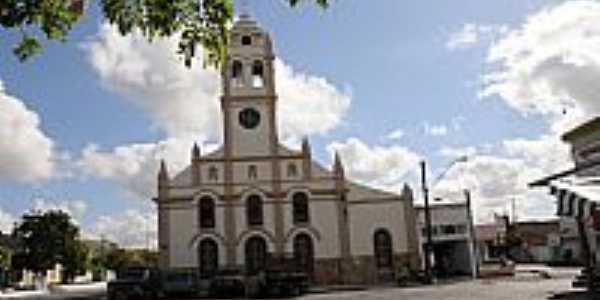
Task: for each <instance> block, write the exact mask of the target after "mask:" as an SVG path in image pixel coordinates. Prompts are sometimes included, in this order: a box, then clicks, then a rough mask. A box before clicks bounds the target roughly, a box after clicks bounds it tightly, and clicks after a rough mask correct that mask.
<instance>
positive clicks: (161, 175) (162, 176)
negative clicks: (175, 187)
mask: <svg viewBox="0 0 600 300" xmlns="http://www.w3.org/2000/svg"><path fill="white" fill-rule="evenodd" d="M168 179H169V173H168V171H167V164H166V163H165V160H164V159H161V160H160V170H159V171H158V182H159V184H160V183H161V182H163V181H166V180H168Z"/></svg>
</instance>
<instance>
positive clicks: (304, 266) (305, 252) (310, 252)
mask: <svg viewBox="0 0 600 300" xmlns="http://www.w3.org/2000/svg"><path fill="white" fill-rule="evenodd" d="M314 253H315V251H314V247H313V242H312V239H311V238H310V236H309V235H308V234H306V233H301V234H298V235H297V236H296V237H295V238H294V260H295V261H296V268H298V270H300V271H303V272H306V274H308V275H309V276H311V277H312V274H313V270H314V260H315V257H314V256H315V254H314Z"/></svg>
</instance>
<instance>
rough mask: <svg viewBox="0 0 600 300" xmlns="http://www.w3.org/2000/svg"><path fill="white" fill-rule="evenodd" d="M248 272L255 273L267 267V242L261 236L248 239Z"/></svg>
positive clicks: (246, 251)
mask: <svg viewBox="0 0 600 300" xmlns="http://www.w3.org/2000/svg"><path fill="white" fill-rule="evenodd" d="M244 253H245V256H246V262H245V263H246V272H247V273H248V274H250V275H254V274H256V273H258V272H260V271H261V270H263V269H264V268H265V265H266V262H267V243H266V242H265V240H264V239H263V238H262V237H260V236H253V237H251V238H249V239H248V241H246V246H245V250H244Z"/></svg>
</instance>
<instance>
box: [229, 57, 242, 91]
mask: <svg viewBox="0 0 600 300" xmlns="http://www.w3.org/2000/svg"><path fill="white" fill-rule="evenodd" d="M231 83H232V85H233V86H235V87H241V86H243V85H244V66H243V65H242V62H240V61H239V60H234V61H233V63H232V65H231Z"/></svg>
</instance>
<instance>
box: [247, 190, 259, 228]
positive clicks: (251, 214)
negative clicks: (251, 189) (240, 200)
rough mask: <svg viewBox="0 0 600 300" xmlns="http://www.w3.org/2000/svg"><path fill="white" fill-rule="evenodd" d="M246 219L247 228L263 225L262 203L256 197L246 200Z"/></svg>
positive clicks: (252, 196)
mask: <svg viewBox="0 0 600 300" xmlns="http://www.w3.org/2000/svg"><path fill="white" fill-rule="evenodd" d="M246 218H247V219H248V226H256V225H262V224H263V201H262V199H261V198H260V196H258V195H251V196H249V197H248V199H246Z"/></svg>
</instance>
